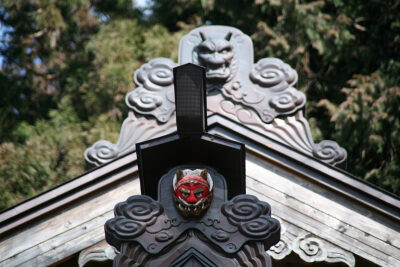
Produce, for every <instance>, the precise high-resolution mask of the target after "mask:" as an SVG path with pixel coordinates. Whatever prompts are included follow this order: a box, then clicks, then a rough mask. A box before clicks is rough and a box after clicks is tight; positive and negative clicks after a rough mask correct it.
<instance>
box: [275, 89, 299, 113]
mask: <svg viewBox="0 0 400 267" xmlns="http://www.w3.org/2000/svg"><path fill="white" fill-rule="evenodd" d="M304 103H305V98H304V95H303V94H302V93H300V92H299V91H297V90H295V89H294V88H289V89H288V90H286V91H285V92H283V93H281V94H279V95H275V96H273V97H272V98H271V99H270V100H269V104H270V106H271V107H272V108H274V109H275V110H276V111H278V112H290V111H292V110H294V109H296V107H298V106H302V105H304ZM270 113H271V112H270Z"/></svg>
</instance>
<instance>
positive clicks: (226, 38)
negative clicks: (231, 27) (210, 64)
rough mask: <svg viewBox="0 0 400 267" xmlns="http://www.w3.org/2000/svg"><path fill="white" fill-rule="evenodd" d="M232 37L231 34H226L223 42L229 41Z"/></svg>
mask: <svg viewBox="0 0 400 267" xmlns="http://www.w3.org/2000/svg"><path fill="white" fill-rule="evenodd" d="M231 37H232V32H228V34H227V35H226V36H225V40H227V41H230V40H231Z"/></svg>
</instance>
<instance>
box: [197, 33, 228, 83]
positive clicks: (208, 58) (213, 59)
mask: <svg viewBox="0 0 400 267" xmlns="http://www.w3.org/2000/svg"><path fill="white" fill-rule="evenodd" d="M200 37H201V39H202V42H201V43H200V44H199V45H198V46H197V47H196V49H195V54H194V63H196V64H199V65H201V66H203V67H205V68H206V78H207V81H209V82H211V83H223V82H226V81H228V80H230V79H232V77H233V76H234V72H235V62H236V60H235V57H234V56H235V54H234V51H233V44H232V43H231V42H230V39H231V37H232V33H231V32H229V33H228V34H227V35H226V36H225V38H221V39H211V38H207V37H206V36H205V34H204V33H202V32H200Z"/></svg>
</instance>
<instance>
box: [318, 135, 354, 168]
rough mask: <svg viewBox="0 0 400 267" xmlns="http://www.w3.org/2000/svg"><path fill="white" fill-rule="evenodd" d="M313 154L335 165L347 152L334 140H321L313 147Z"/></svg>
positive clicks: (343, 158)
mask: <svg viewBox="0 0 400 267" xmlns="http://www.w3.org/2000/svg"><path fill="white" fill-rule="evenodd" d="M313 155H314V157H316V158H317V159H320V160H322V161H324V162H326V163H328V164H332V165H336V164H338V163H341V162H343V161H344V160H345V159H346V157H347V152H346V150H345V149H344V148H342V147H340V146H339V145H338V144H337V143H336V142H334V141H331V140H323V141H321V142H320V143H318V144H315V145H314V147H313Z"/></svg>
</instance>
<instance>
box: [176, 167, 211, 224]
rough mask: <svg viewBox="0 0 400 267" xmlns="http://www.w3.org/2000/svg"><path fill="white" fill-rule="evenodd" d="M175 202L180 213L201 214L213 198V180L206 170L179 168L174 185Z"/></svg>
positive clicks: (185, 214) (186, 214) (187, 214)
mask: <svg viewBox="0 0 400 267" xmlns="http://www.w3.org/2000/svg"><path fill="white" fill-rule="evenodd" d="M172 190H173V193H174V200H175V204H176V206H177V208H178V210H179V211H180V213H181V214H182V215H183V216H185V217H187V216H200V215H201V214H203V212H204V211H205V210H207V208H208V207H209V206H210V204H211V200H212V180H211V176H210V175H209V174H207V171H206V170H194V171H192V170H189V169H188V170H183V171H181V170H179V169H178V170H177V172H176V175H175V177H174V181H173V187H172Z"/></svg>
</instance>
